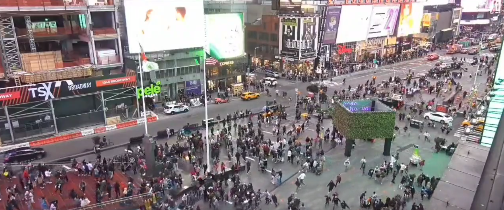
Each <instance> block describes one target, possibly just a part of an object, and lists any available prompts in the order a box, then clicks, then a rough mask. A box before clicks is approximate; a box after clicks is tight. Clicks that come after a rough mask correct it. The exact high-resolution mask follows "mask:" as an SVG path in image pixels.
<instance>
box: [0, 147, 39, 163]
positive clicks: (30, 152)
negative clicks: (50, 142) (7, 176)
mask: <svg viewBox="0 0 504 210" xmlns="http://www.w3.org/2000/svg"><path fill="white" fill-rule="evenodd" d="M4 154H5V155H4V163H17V162H25V161H31V160H38V159H42V158H44V157H45V156H46V152H45V151H44V149H42V148H29V147H22V148H17V149H13V150H9V151H6V152H5V153H4Z"/></svg>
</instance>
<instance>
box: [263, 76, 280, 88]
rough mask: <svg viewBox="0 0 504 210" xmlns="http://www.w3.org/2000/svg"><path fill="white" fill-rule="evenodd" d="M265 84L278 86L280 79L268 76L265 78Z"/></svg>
mask: <svg viewBox="0 0 504 210" xmlns="http://www.w3.org/2000/svg"><path fill="white" fill-rule="evenodd" d="M263 82H264V85H266V86H276V85H277V83H278V81H277V79H275V78H273V77H266V78H264V79H263Z"/></svg>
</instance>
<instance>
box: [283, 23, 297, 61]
mask: <svg viewBox="0 0 504 210" xmlns="http://www.w3.org/2000/svg"><path fill="white" fill-rule="evenodd" d="M280 22H281V23H280V30H279V32H280V34H281V35H282V36H281V40H280V42H281V43H280V53H281V54H282V55H283V56H286V57H294V58H298V57H299V47H300V42H299V40H300V39H301V36H300V28H301V27H300V19H299V18H282V19H280Z"/></svg>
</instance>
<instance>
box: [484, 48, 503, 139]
mask: <svg viewBox="0 0 504 210" xmlns="http://www.w3.org/2000/svg"><path fill="white" fill-rule="evenodd" d="M490 96H491V100H490V104H489V105H488V111H487V115H486V120H485V127H484V129H483V135H482V137H481V145H483V146H487V147H490V146H492V143H493V141H494V138H495V133H496V132H497V126H498V125H499V122H500V120H501V116H502V111H503V110H504V53H503V51H502V47H501V52H500V57H499V60H498V63H497V71H496V73H495V79H494V85H493V88H492V92H491V94H490Z"/></svg>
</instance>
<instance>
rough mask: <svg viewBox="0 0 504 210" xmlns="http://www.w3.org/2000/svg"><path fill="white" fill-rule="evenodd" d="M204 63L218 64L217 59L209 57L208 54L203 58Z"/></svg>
mask: <svg viewBox="0 0 504 210" xmlns="http://www.w3.org/2000/svg"><path fill="white" fill-rule="evenodd" d="M205 65H209V66H217V65H219V61H218V60H217V59H215V58H212V57H210V55H208V54H207V55H206V59H205Z"/></svg>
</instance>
